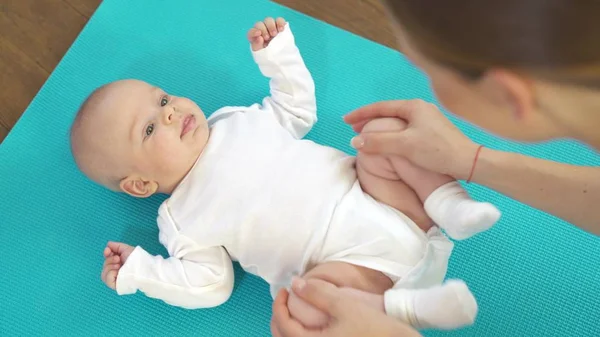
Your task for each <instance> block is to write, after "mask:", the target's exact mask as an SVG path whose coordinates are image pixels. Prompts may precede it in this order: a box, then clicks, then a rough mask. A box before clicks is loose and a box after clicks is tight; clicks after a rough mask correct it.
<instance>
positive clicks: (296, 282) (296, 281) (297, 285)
mask: <svg viewBox="0 0 600 337" xmlns="http://www.w3.org/2000/svg"><path fill="white" fill-rule="evenodd" d="M305 286H306V281H304V280H303V279H301V278H299V277H294V278H293V279H292V288H293V289H294V291H302V289H304V287H305Z"/></svg>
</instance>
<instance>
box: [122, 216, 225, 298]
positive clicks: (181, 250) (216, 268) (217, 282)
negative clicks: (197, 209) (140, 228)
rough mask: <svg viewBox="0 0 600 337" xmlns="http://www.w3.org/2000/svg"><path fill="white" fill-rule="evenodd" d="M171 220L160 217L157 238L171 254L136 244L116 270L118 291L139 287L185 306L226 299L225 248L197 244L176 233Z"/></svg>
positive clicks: (124, 293)
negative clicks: (153, 252) (155, 252)
mask: <svg viewBox="0 0 600 337" xmlns="http://www.w3.org/2000/svg"><path fill="white" fill-rule="evenodd" d="M160 222H162V223H160ZM170 222H171V221H170V219H163V218H162V217H159V227H161V232H160V241H161V243H163V244H164V245H165V246H166V247H167V250H168V252H169V255H170V257H169V258H166V259H165V258H163V257H162V256H152V255H150V254H148V253H147V252H146V251H145V250H144V249H142V248H141V247H136V248H135V250H134V251H133V253H132V254H131V255H130V256H129V258H128V259H127V261H126V262H125V264H124V265H123V266H122V267H121V269H120V270H119V273H118V276H117V293H118V294H119V295H126V294H133V293H135V292H136V291H137V290H140V291H142V292H143V293H145V295H146V296H148V297H151V298H156V299H160V300H163V301H164V302H166V303H168V304H171V305H174V306H178V307H183V308H187V309H197V308H209V307H215V306H218V305H221V304H223V303H224V302H226V301H227V300H228V299H229V297H230V296H231V293H232V291H233V284H234V273H233V266H232V262H231V259H230V257H229V254H228V253H227V251H226V250H225V249H224V248H223V247H210V248H203V247H199V246H198V245H197V244H195V243H194V242H193V241H192V240H190V239H188V238H187V237H185V236H182V235H179V234H178V233H177V232H176V228H175V226H174V225H173V224H172V223H170ZM169 227H171V228H169Z"/></svg>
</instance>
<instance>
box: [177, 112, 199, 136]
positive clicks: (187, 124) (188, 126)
mask: <svg viewBox="0 0 600 337" xmlns="http://www.w3.org/2000/svg"><path fill="white" fill-rule="evenodd" d="M195 127H196V117H194V115H188V116H187V117H185V118H184V119H183V122H182V123H181V137H180V138H183V136H184V135H185V134H186V133H188V132H190V131H192V130H193V129H194V128H195Z"/></svg>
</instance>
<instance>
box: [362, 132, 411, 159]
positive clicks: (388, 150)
mask: <svg viewBox="0 0 600 337" xmlns="http://www.w3.org/2000/svg"><path fill="white" fill-rule="evenodd" d="M405 132H406V131H401V132H398V131H394V132H368V133H361V134H359V135H358V136H356V137H354V138H353V139H352V141H351V145H352V147H354V148H355V149H356V150H358V151H361V152H365V153H371V154H382V155H404V154H405V152H406V151H405V149H406V134H405Z"/></svg>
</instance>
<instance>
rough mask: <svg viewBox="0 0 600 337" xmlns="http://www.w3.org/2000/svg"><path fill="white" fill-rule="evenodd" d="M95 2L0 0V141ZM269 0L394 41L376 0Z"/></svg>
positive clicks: (97, 1)
mask: <svg viewBox="0 0 600 337" xmlns="http://www.w3.org/2000/svg"><path fill="white" fill-rule="evenodd" d="M214 1H217V0H214ZM248 1H251V0H248ZM100 2H101V0H0V88H1V90H0V142H2V140H3V139H4V138H5V137H6V135H7V134H8V132H9V131H10V130H11V128H12V127H13V125H14V124H15V123H16V122H17V120H18V119H19V117H20V116H21V114H22V113H23V111H24V110H25V109H26V108H27V106H28V105H29V102H30V101H31V100H32V99H33V97H34V96H35V94H36V93H37V92H38V90H39V89H40V87H41V86H42V84H43V83H44V82H45V81H46V79H47V78H48V76H49V75H50V73H51V72H52V70H53V69H54V67H55V66H56V65H57V63H58V62H59V61H60V59H61V58H62V56H63V55H64V53H65V52H66V51H67V49H68V48H69V46H70V45H71V44H72V43H73V41H74V40H75V38H76V37H77V35H78V34H79V32H80V31H81V29H82V28H83V27H84V25H85V24H86V23H87V21H88V19H89V18H90V17H91V16H92V14H93V13H94V11H95V10H96V8H97V7H98V5H99V4H100ZM275 2H278V3H280V4H283V5H285V6H288V7H290V8H293V9H295V10H298V11H300V12H303V13H306V14H308V15H310V16H313V17H315V18H317V19H320V20H323V21H326V22H328V23H331V24H333V25H336V26H338V27H341V28H343V29H346V30H348V31H351V32H353V33H355V34H358V35H362V36H364V37H366V38H368V39H370V40H373V41H376V42H379V43H382V44H384V45H387V46H390V47H393V46H394V38H393V36H392V33H391V30H390V27H389V25H388V23H387V20H386V18H385V15H384V13H383V9H382V6H381V4H380V3H379V0H276V1H275Z"/></svg>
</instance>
